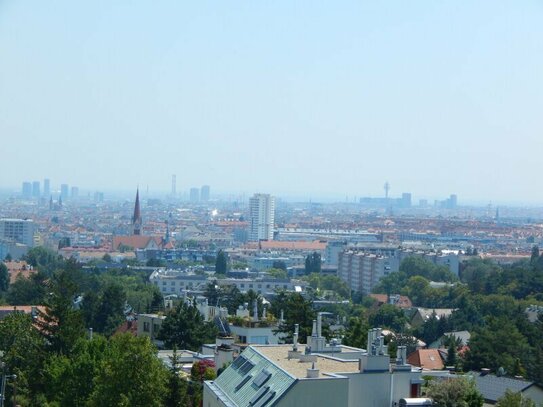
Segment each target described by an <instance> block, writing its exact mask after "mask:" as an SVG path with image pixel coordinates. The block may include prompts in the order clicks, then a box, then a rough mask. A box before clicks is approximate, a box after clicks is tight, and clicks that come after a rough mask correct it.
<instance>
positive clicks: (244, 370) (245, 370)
mask: <svg viewBox="0 0 543 407" xmlns="http://www.w3.org/2000/svg"><path fill="white" fill-rule="evenodd" d="M253 367H255V364H254V363H253V362H251V361H250V360H247V361H246V362H245V363H244V364H243V366H241V367H240V368H239V370H238V372H239V373H240V374H241V375H242V376H245V375H246V374H247V373H249V371H250V370H251V369H252V368H253Z"/></svg>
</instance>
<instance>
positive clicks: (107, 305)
mask: <svg viewBox="0 0 543 407" xmlns="http://www.w3.org/2000/svg"><path fill="white" fill-rule="evenodd" d="M125 302H126V294H125V291H124V289H123V287H122V286H121V285H120V284H117V283H109V284H107V285H106V286H105V287H103V289H102V292H101V295H100V299H99V305H98V308H97V312H96V315H95V319H94V324H92V325H91V327H93V328H94V329H96V332H100V333H103V334H105V335H111V334H113V332H114V331H115V329H116V328H117V327H118V326H119V325H120V324H121V323H122V322H123V321H124V314H123V310H124V305H125ZM83 304H85V299H84V298H83Z"/></svg>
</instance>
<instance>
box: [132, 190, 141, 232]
mask: <svg viewBox="0 0 543 407" xmlns="http://www.w3.org/2000/svg"><path fill="white" fill-rule="evenodd" d="M141 223H142V222H141V210H140V190H139V188H138V189H137V190H136V203H135V204H134V216H132V225H133V226H134V234H135V235H141Z"/></svg>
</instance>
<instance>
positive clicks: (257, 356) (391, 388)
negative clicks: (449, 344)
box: [203, 327, 431, 407]
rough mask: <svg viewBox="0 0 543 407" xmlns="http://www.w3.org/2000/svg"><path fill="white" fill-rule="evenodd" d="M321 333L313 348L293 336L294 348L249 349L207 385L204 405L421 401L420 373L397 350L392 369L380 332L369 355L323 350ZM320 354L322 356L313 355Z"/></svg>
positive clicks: (370, 405) (372, 337)
mask: <svg viewBox="0 0 543 407" xmlns="http://www.w3.org/2000/svg"><path fill="white" fill-rule="evenodd" d="M315 331H317V332H315ZM319 331H320V327H317V329H316V330H315V329H314V333H313V335H312V337H311V343H312V345H311V346H308V345H299V344H298V343H297V335H296V333H295V334H294V344H293V345H268V346H266V345H252V346H249V347H247V348H246V349H245V351H243V353H242V354H241V355H240V356H239V357H238V358H237V359H235V360H234V362H233V363H232V364H231V365H230V366H228V368H226V369H225V370H224V372H223V373H222V374H221V375H220V376H219V377H217V379H215V380H214V381H206V382H205V383H204V403H203V405H204V406H206V407H226V406H228V407H236V406H244V407H245V406H255V407H256V406H258V407H263V406H281V407H285V406H292V407H294V406H312V407H320V406H338V407H355V406H356V407H374V406H390V407H392V406H397V405H399V404H400V403H401V405H415V404H413V401H412V400H410V399H409V398H410V397H418V396H419V394H420V385H421V384H422V383H423V380H422V378H421V372H420V371H419V370H418V369H416V370H414V369H412V367H411V365H408V364H407V363H406V360H407V358H406V355H405V347H401V346H400V347H399V349H398V357H397V359H396V361H395V362H396V363H394V364H392V365H391V363H390V357H389V356H388V354H387V349H386V346H384V345H383V341H384V338H383V336H382V335H381V331H380V329H372V330H371V331H370V332H369V335H368V349H369V352H366V351H364V350H363V349H357V348H350V347H345V346H342V345H336V344H331V345H325V344H324V338H323V337H322V336H319V334H318V332H319ZM321 342H322V343H321ZM319 344H321V345H322V346H320V345H319ZM316 348H321V351H319V352H315V349H316ZM417 401H418V402H421V399H417ZM404 403H405V404H404ZM425 403H426V404H417V405H431V400H425Z"/></svg>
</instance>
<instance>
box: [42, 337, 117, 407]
mask: <svg viewBox="0 0 543 407" xmlns="http://www.w3.org/2000/svg"><path fill="white" fill-rule="evenodd" d="M107 348H108V342H107V340H106V339H105V338H104V337H102V336H100V335H94V337H93V339H92V340H88V339H86V338H80V339H79V340H78V341H77V342H76V344H75V345H74V349H73V352H72V354H71V355H70V356H69V357H68V356H65V355H53V356H52V357H51V358H50V359H49V361H48V362H47V364H46V367H45V369H44V370H45V372H44V375H45V377H46V379H47V387H46V395H47V399H48V400H50V401H54V402H57V403H59V405H61V406H68V405H69V406H85V405H86V403H87V401H88V399H89V397H90V396H91V394H92V391H93V387H94V386H93V383H94V379H95V377H97V376H98V375H99V374H100V370H101V369H102V368H103V366H104V364H105V363H104V359H105V357H106V353H107Z"/></svg>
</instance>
